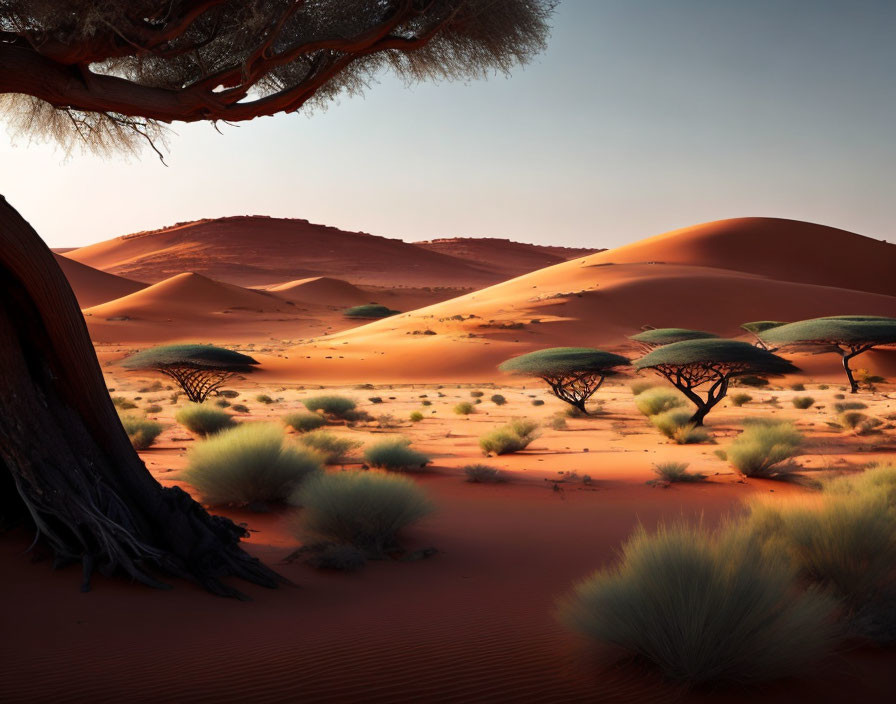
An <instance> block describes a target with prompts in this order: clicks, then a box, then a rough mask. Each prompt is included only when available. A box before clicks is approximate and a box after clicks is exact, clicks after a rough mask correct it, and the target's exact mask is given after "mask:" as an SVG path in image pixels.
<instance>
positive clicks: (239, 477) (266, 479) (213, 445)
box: [183, 423, 321, 507]
mask: <svg viewBox="0 0 896 704" xmlns="http://www.w3.org/2000/svg"><path fill="white" fill-rule="evenodd" d="M320 469H321V460H320V457H319V456H318V455H317V453H315V452H312V451H309V450H305V449H301V448H297V447H292V446H290V445H288V444H287V443H286V442H285V436H284V434H283V428H282V427H280V426H279V425H276V424H273V423H246V424H243V425H238V426H236V427H235V428H231V429H229V430H225V431H223V432H221V433H218V434H217V435H215V436H214V437H211V438H209V439H207V440H204V441H203V442H201V443H199V444H197V445H196V446H195V447H194V448H192V449H191V450H190V451H189V453H188V454H187V469H186V470H185V472H184V474H183V477H184V479H185V480H186V481H187V482H188V483H189V484H191V485H192V486H193V487H195V488H196V490H197V491H198V492H199V494H200V495H201V496H202V499H203V501H204V502H205V503H208V504H211V505H213V506H246V505H250V506H259V507H260V506H262V505H264V504H267V503H268V502H285V501H287V500H288V499H289V498H290V497H291V496H292V494H293V493H294V492H295V490H296V489H297V488H298V487H299V485H300V484H301V483H302V482H303V481H305V480H306V479H308V478H309V477H310V476H311V475H313V474H315V473H317V472H319V471H320Z"/></svg>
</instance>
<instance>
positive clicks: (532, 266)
mask: <svg viewBox="0 0 896 704" xmlns="http://www.w3.org/2000/svg"><path fill="white" fill-rule="evenodd" d="M414 244H415V245H417V246H418V247H423V248H424V249H429V250H432V251H433V252H441V253H442V254H449V255H451V256H452V257H458V258H459V259H467V260H469V261H471V262H476V263H482V262H487V263H488V265H489V266H490V267H492V268H493V269H495V270H497V271H500V272H501V273H502V274H503V275H504V277H505V278H508V279H510V278H512V277H514V276H520V275H522V274H525V273H528V272H530V271H535V270H536V269H543V268H544V267H546V266H552V265H554V264H559V263H560V262H565V261H568V260H570V259H576V258H578V257H584V256H586V255H588V254H594V253H595V252H599V251H602V250H599V249H585V248H575V247H549V246H545V245H538V244H528V243H525V242H513V241H510V240H505V239H498V238H495V237H445V238H441V239H436V240H426V241H423V242H414Z"/></svg>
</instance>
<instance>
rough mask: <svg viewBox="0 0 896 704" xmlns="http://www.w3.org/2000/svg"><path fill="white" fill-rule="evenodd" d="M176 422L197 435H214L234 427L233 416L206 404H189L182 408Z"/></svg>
mask: <svg viewBox="0 0 896 704" xmlns="http://www.w3.org/2000/svg"><path fill="white" fill-rule="evenodd" d="M174 420H176V421H177V422H178V423H180V424H181V425H182V426H184V427H185V428H186V429H187V430H189V431H190V432H192V433H196V434H197V435H212V434H213V433H218V432H220V431H222V430H224V429H225V428H230V427H232V426H233V425H234V420H233V416H231V415H230V414H229V413H225V412H224V411H222V410H220V409H219V408H215V407H214V406H210V405H208V404H204V403H188V404H186V405H184V406H183V407H181V408H180V409H179V410H178V411H177V414H176V415H175V416H174Z"/></svg>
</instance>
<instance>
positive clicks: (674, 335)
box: [628, 328, 718, 352]
mask: <svg viewBox="0 0 896 704" xmlns="http://www.w3.org/2000/svg"><path fill="white" fill-rule="evenodd" d="M715 337H718V335H715V334H714V333H711V332H704V331H703V330H689V329H688V328H650V329H649V330H645V331H644V332H639V333H638V334H637V335H631V336H630V337H629V338H628V339H629V340H632V341H633V342H637V343H638V346H639V347H640V348H641V349H642V350H644V352H650V350H652V349H656V348H657V347H661V346H662V345H670V344H672V343H673V342H681V341H682V340H708V339H711V338H715Z"/></svg>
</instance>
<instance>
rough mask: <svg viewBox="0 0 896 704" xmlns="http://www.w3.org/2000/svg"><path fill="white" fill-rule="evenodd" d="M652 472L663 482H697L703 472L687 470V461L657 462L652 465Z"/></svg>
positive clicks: (704, 477) (704, 476)
mask: <svg viewBox="0 0 896 704" xmlns="http://www.w3.org/2000/svg"><path fill="white" fill-rule="evenodd" d="M653 473H654V474H656V476H657V477H658V478H659V479H660V481H663V482H669V483H670V484H671V483H673V482H699V481H703V480H704V479H706V475H705V474H701V473H700V472H689V471H688V463H687V462H659V463H657V464H655V465H653Z"/></svg>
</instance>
